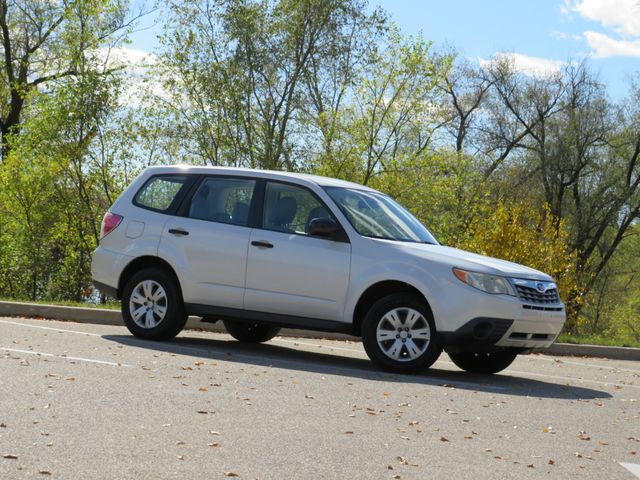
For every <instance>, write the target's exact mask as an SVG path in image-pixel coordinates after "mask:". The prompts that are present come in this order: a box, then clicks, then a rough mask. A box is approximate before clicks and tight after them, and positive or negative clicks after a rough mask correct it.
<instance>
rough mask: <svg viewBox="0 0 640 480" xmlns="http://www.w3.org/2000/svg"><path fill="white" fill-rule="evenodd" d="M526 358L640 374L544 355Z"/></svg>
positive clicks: (632, 370) (636, 371)
mask: <svg viewBox="0 0 640 480" xmlns="http://www.w3.org/2000/svg"><path fill="white" fill-rule="evenodd" d="M528 358H532V359H535V360H545V361H547V362H555V361H556V360H560V362H562V363H566V364H567V365H576V366H578V367H589V368H602V369H605V370H618V371H620V372H629V373H640V370H634V369H632V368H621V367H616V366H614V365H602V364H594V363H582V362H574V361H573V360H564V359H563V358H560V359H558V357H550V356H548V355H545V354H540V355H531V356H530V357H528Z"/></svg>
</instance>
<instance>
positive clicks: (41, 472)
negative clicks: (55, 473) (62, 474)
mask: <svg viewBox="0 0 640 480" xmlns="http://www.w3.org/2000/svg"><path fill="white" fill-rule="evenodd" d="M38 473H39V474H40V475H51V470H38Z"/></svg>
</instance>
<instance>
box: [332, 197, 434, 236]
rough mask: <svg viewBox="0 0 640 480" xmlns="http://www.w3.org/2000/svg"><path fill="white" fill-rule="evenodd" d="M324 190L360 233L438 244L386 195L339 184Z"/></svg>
mask: <svg viewBox="0 0 640 480" xmlns="http://www.w3.org/2000/svg"><path fill="white" fill-rule="evenodd" d="M325 190H326V192H327V193H328V194H329V196H330V197H331V198H332V199H333V201H334V202H336V204H337V205H338V208H339V209H340V210H341V211H342V213H343V214H344V216H345V217H347V219H348V220H349V222H350V223H351V225H352V226H353V228H355V229H356V231H357V232H358V233H359V234H360V235H362V236H365V237H372V238H382V239H386V240H398V241H402V242H416V243H431V244H437V243H438V242H437V241H436V239H435V238H434V237H433V235H431V233H430V232H429V231H428V230H427V229H426V228H425V227H424V225H422V224H421V223H420V222H419V221H418V220H417V219H416V218H415V217H414V216H413V215H411V213H409V212H408V211H407V210H405V208H404V207H402V206H401V205H400V204H399V203H397V202H395V201H394V200H392V199H391V198H390V197H387V196H386V195H383V194H381V193H378V192H372V191H369V190H357V189H351V188H341V187H327V188H325Z"/></svg>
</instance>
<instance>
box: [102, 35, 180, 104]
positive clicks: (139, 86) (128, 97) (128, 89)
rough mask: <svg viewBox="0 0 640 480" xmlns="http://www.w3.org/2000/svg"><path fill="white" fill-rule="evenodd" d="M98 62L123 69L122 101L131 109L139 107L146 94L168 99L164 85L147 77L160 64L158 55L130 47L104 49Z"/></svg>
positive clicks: (153, 78) (152, 77)
mask: <svg viewBox="0 0 640 480" xmlns="http://www.w3.org/2000/svg"><path fill="white" fill-rule="evenodd" d="M96 56H97V58H98V61H99V62H101V63H103V64H104V65H105V66H106V67H108V68H118V67H122V74H123V75H124V89H123V92H122V96H121V101H122V102H123V103H124V104H126V105H128V106H130V107H139V106H140V105H141V104H142V100H143V97H144V95H145V94H147V93H148V94H151V95H154V96H157V97H161V98H168V95H167V93H166V92H165V90H164V88H163V86H162V83H161V82H160V81H159V80H157V79H156V77H154V76H146V73H147V72H148V70H149V68H151V67H153V66H154V65H156V64H157V63H158V57H157V55H155V54H153V53H149V52H145V51H144V50H139V49H136V48H128V47H115V48H110V49H107V48H102V49H100V50H99V51H98V52H97V55H96Z"/></svg>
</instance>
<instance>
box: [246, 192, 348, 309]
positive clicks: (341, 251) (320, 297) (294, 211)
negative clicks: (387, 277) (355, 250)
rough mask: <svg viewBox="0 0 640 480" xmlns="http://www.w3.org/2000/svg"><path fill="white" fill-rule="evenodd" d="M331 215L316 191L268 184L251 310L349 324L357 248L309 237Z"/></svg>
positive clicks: (256, 240)
mask: <svg viewBox="0 0 640 480" xmlns="http://www.w3.org/2000/svg"><path fill="white" fill-rule="evenodd" d="M327 216H331V217H332V215H331V214H330V212H329V210H328V209H327V208H326V206H325V205H324V204H323V203H322V201H321V200H320V199H319V198H318V197H317V196H316V195H315V194H314V193H313V192H311V191H310V190H308V189H306V188H303V187H300V186H294V185H291V184H287V183H280V182H267V184H266V188H265V197H264V208H263V218H262V224H261V226H262V228H255V229H253V230H252V231H251V236H250V240H249V250H248V255H247V277H246V290H245V297H244V306H245V308H246V309H247V310H256V311H262V312H269V313H277V314H283V315H294V316H298V317H310V318H316V319H324V320H333V321H341V320H343V312H344V304H345V298H346V294H347V288H348V286H349V272H350V264H351V244H350V243H347V242H345V241H335V240H331V239H327V238H322V237H316V236H311V235H309V224H310V222H311V220H312V219H314V218H319V217H327Z"/></svg>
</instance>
